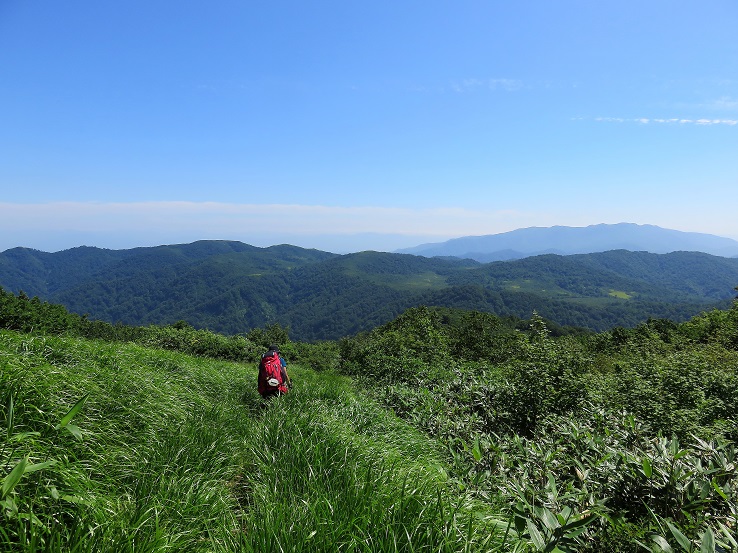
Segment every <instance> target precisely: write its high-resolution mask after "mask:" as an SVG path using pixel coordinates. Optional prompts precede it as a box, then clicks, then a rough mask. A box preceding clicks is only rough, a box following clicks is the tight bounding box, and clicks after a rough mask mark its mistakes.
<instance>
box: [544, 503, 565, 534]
mask: <svg viewBox="0 0 738 553" xmlns="http://www.w3.org/2000/svg"><path fill="white" fill-rule="evenodd" d="M541 520H542V521H543V524H545V525H546V528H548V529H549V530H556V528H558V527H559V526H561V525H560V524H559V519H557V518H556V515H554V514H553V513H552V512H551V511H550V510H548V509H546V508H545V507H544V508H543V510H542V512H541Z"/></svg>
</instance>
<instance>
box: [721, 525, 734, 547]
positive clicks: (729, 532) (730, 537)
mask: <svg viewBox="0 0 738 553" xmlns="http://www.w3.org/2000/svg"><path fill="white" fill-rule="evenodd" d="M718 526H720V532H721V533H723V534H725V537H726V538H728V540H730V543H731V545H732V546H733V547H735V548H736V549H738V541H736V539H735V538H734V537H733V530H731V529H730V528H728V527H727V526H725V524H723V523H722V522H718Z"/></svg>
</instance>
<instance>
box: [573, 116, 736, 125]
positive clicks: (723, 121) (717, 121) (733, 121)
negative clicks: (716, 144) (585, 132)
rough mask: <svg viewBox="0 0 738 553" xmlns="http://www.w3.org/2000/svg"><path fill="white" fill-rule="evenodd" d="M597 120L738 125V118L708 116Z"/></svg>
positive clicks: (607, 120) (606, 120)
mask: <svg viewBox="0 0 738 553" xmlns="http://www.w3.org/2000/svg"><path fill="white" fill-rule="evenodd" d="M572 120H574V121H581V120H584V119H583V118H582V117H574V118H572ZM594 120H595V121H597V122H599V123H640V124H643V125H645V124H648V123H659V124H667V125H671V124H674V123H679V124H682V125H700V126H706V125H728V126H731V127H732V126H735V125H738V119H707V118H701V119H679V118H676V117H672V118H670V119H664V118H654V119H652V118H648V117H635V118H631V119H626V118H624V117H595V118H594Z"/></svg>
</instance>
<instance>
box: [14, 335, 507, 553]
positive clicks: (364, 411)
mask: <svg viewBox="0 0 738 553" xmlns="http://www.w3.org/2000/svg"><path fill="white" fill-rule="evenodd" d="M291 373H292V377H293V380H294V381H295V383H296V387H295V389H294V390H293V392H292V393H291V394H290V395H289V396H287V397H285V398H280V399H277V400H274V401H273V402H271V403H269V404H264V403H262V402H261V400H260V398H259V397H258V395H257V394H256V392H255V386H254V381H255V368H254V367H253V366H243V365H238V364H233V363H225V362H217V361H213V360H207V359H202V358H192V357H188V356H186V355H183V354H179V353H174V352H165V351H159V350H151V349H146V348H142V347H138V346H134V345H130V344H128V345H122V344H110V343H104V342H96V341H85V340H79V339H69V338H52V337H44V336H31V335H24V334H17V333H13V332H8V331H3V332H0V413H1V414H2V417H1V418H0V420H1V422H2V428H3V432H2V433H0V481H2V483H3V485H2V492H1V494H2V497H0V500H1V501H2V503H1V504H0V505H1V506H2V510H1V511H0V520H2V521H3V523H2V524H1V525H0V549H1V550H3V551H8V550H12V551H31V550H44V551H59V552H61V551H72V550H74V551H116V552H125V551H131V552H132V551H136V552H149V551H152V552H153V551H157V552H158V551H203V552H204V551H208V552H210V551H224V552H225V551H280V550H282V551H338V550H346V551H349V550H351V551H409V550H413V551H420V550H430V549H429V548H433V550H441V551H482V550H488V547H490V546H492V544H493V543H494V540H495V539H497V538H495V537H494V536H495V534H494V532H493V531H492V530H493V529H494V525H491V526H490V524H487V523H483V522H482V521H481V520H480V519H478V518H477V517H472V516H471V515H472V510H471V509H472V502H471V500H470V499H469V498H468V497H466V496H465V495H464V494H459V492H458V489H455V488H454V487H453V486H451V485H450V482H448V481H447V477H446V476H445V474H446V472H445V470H444V468H443V466H444V461H443V457H442V455H441V454H440V451H439V450H438V446H437V445H436V444H435V442H434V441H433V440H431V439H429V438H427V437H424V436H423V435H421V434H420V433H418V432H417V431H415V430H413V429H412V428H411V427H410V426H408V425H407V424H405V423H403V422H401V421H400V420H399V419H397V418H396V417H395V416H394V415H392V414H391V413H390V412H389V411H386V410H384V409H382V408H380V407H379V406H378V405H377V404H376V403H374V402H373V401H371V400H369V399H368V398H367V397H365V396H363V395H361V394H359V393H357V392H356V391H354V389H353V387H352V385H351V382H350V381H349V380H347V379H346V378H345V377H338V376H336V375H333V374H329V373H314V372H312V371H309V370H305V369H301V368H300V367H292V370H291ZM81 398H82V399H84V401H83V402H79V400H80V399H81ZM78 402H79V403H78ZM75 403H77V405H78V406H79V407H80V409H79V412H78V413H76V414H75V413H74V409H71V408H72V406H74V405H75ZM70 409H71V411H70ZM66 413H69V414H70V415H74V417H73V420H66V419H68V418H69V417H65V416H64V415H65V414H66ZM475 509H476V510H477V514H483V512H484V511H479V509H480V507H479V506H477V507H475ZM483 544H486V545H483Z"/></svg>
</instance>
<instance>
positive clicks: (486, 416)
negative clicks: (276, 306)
mask: <svg viewBox="0 0 738 553" xmlns="http://www.w3.org/2000/svg"><path fill="white" fill-rule="evenodd" d="M737 310H738V306H736V305H734V306H733V307H732V308H731V310H729V311H726V312H710V313H707V314H705V315H703V316H700V317H697V318H695V319H694V320H692V321H689V322H685V323H681V324H677V323H673V322H671V321H666V320H661V319H651V320H649V321H648V322H646V323H644V324H642V325H639V326H638V327H636V328H633V329H623V328H620V329H615V330H613V331H611V332H608V333H603V334H600V335H579V336H560V337H555V336H552V335H551V334H550V333H549V332H548V329H547V323H546V321H545V320H544V319H542V318H541V317H539V316H537V315H536V316H534V317H533V318H532V319H531V320H530V321H529V327H528V328H527V329H525V330H517V329H511V328H510V327H509V326H507V325H505V324H503V321H502V320H496V319H494V318H490V317H488V316H486V315H482V314H476V315H474V314H465V315H458V316H450V315H449V316H443V317H441V320H440V323H439V321H438V320H437V319H436V321H435V324H433V325H429V324H428V321H430V320H433V319H432V318H430V317H428V310H426V309H420V310H410V311H408V312H406V313H405V314H403V316H402V317H400V318H398V319H397V321H395V322H394V323H393V324H388V325H384V326H382V327H379V328H377V329H375V330H374V331H373V332H371V333H368V334H364V335H361V336H357V337H356V338H354V339H346V340H344V341H342V343H341V356H342V370H344V371H345V372H347V373H349V374H353V375H356V376H357V378H358V379H359V380H360V381H361V382H362V383H363V385H364V386H365V387H367V389H368V390H369V391H370V393H372V395H373V396H374V397H376V398H378V399H379V400H380V401H381V402H383V403H384V404H385V405H387V406H388V407H391V408H392V409H393V410H394V411H395V412H396V413H397V414H398V415H399V416H401V417H402V418H404V419H406V420H408V421H409V422H411V423H412V424H413V425H415V426H416V427H417V428H419V429H422V430H423V431H425V432H427V433H429V434H430V435H433V436H435V437H436V438H438V439H439V440H440V441H441V442H443V443H445V444H446V445H447V448H448V450H449V455H450V456H451V459H453V466H454V470H453V471H452V474H453V475H454V477H455V479H457V482H458V485H459V487H460V489H464V490H473V491H474V493H476V494H478V496H479V497H480V498H483V499H484V500H485V501H487V502H489V503H490V504H491V505H496V506H499V508H503V509H504V508H506V509H508V510H509V513H510V516H511V517H512V518H513V520H514V521H515V535H516V536H517V538H518V539H520V540H523V541H527V543H528V544H529V546H530V548H532V550H540V551H544V550H548V551H551V550H554V549H555V548H558V550H560V551H593V552H594V551H598V552H600V551H612V552H621V551H637V550H639V548H640V547H641V546H640V545H638V542H640V543H644V544H645V543H650V544H652V545H653V546H654V547H656V546H658V543H662V544H669V543H672V544H673V543H674V541H673V535H674V533H673V532H671V531H670V530H669V529H670V528H674V529H676V530H677V531H678V532H681V533H682V535H684V536H686V538H685V539H686V540H687V541H689V542H690V543H691V544H693V545H695V544H698V543H703V541H702V542H701V541H700V540H704V539H708V540H709V539H711V538H709V537H708V538H704V536H710V535H712V536H713V538H714V540H715V543H718V541H717V540H720V541H719V543H720V544H723V545H721V546H722V547H724V548H725V550H726V551H730V550H731V549H730V547H732V546H731V545H730V543H729V542H730V540H729V539H728V538H727V537H726V536H727V535H729V533H730V532H731V531H733V530H734V528H735V523H734V519H735V509H736V507H735V506H736V503H737V498H736V497H735V495H734V494H735V490H736V489H737V488H736V486H738V475H737V474H736V465H735V463H734V461H733V459H734V457H735V440H736V431H737V430H738V420H737V419H736V415H735V413H736V412H738V405H737V404H736V398H738V380H737V377H738V373H736V369H735V367H736V366H738V355H736V352H735V350H733V349H732V348H731V344H732V342H731V338H730V337H731V336H732V332H733V328H734V327H733V325H734V320H735V319H734V318H733V314H734V313H735V312H736V311H737ZM427 328H432V329H433V330H434V332H435V334H434V333H430V332H428V331H427V330H426V332H425V334H422V333H419V332H418V329H427ZM398 329H401V330H398ZM695 329H697V330H695ZM416 336H420V337H421V338H420V339H419V340H416V339H414V337H416ZM475 338H476V340H475ZM435 345H438V350H436V349H435V348H434V346H435ZM397 347H404V348H406V352H405V353H404V354H402V353H397ZM445 350H448V351H449V352H453V355H445V356H444V355H443V352H444V351H445ZM389 351H391V352H392V353H393V355H391V356H389V355H388V354H387V352H389ZM428 351H431V352H433V355H428ZM408 360H412V361H411V362H410V361H408ZM369 368H371V370H368V369H369ZM362 370H364V371H366V372H364V373H363V372H362ZM403 375H407V376H403ZM664 436H671V437H670V438H666V437H664ZM664 528H665V529H667V532H662V529H664ZM701 536H702V537H701ZM654 540H655V541H654ZM648 547H651V545H649V546H648ZM655 550H656V549H654V551H655Z"/></svg>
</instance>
